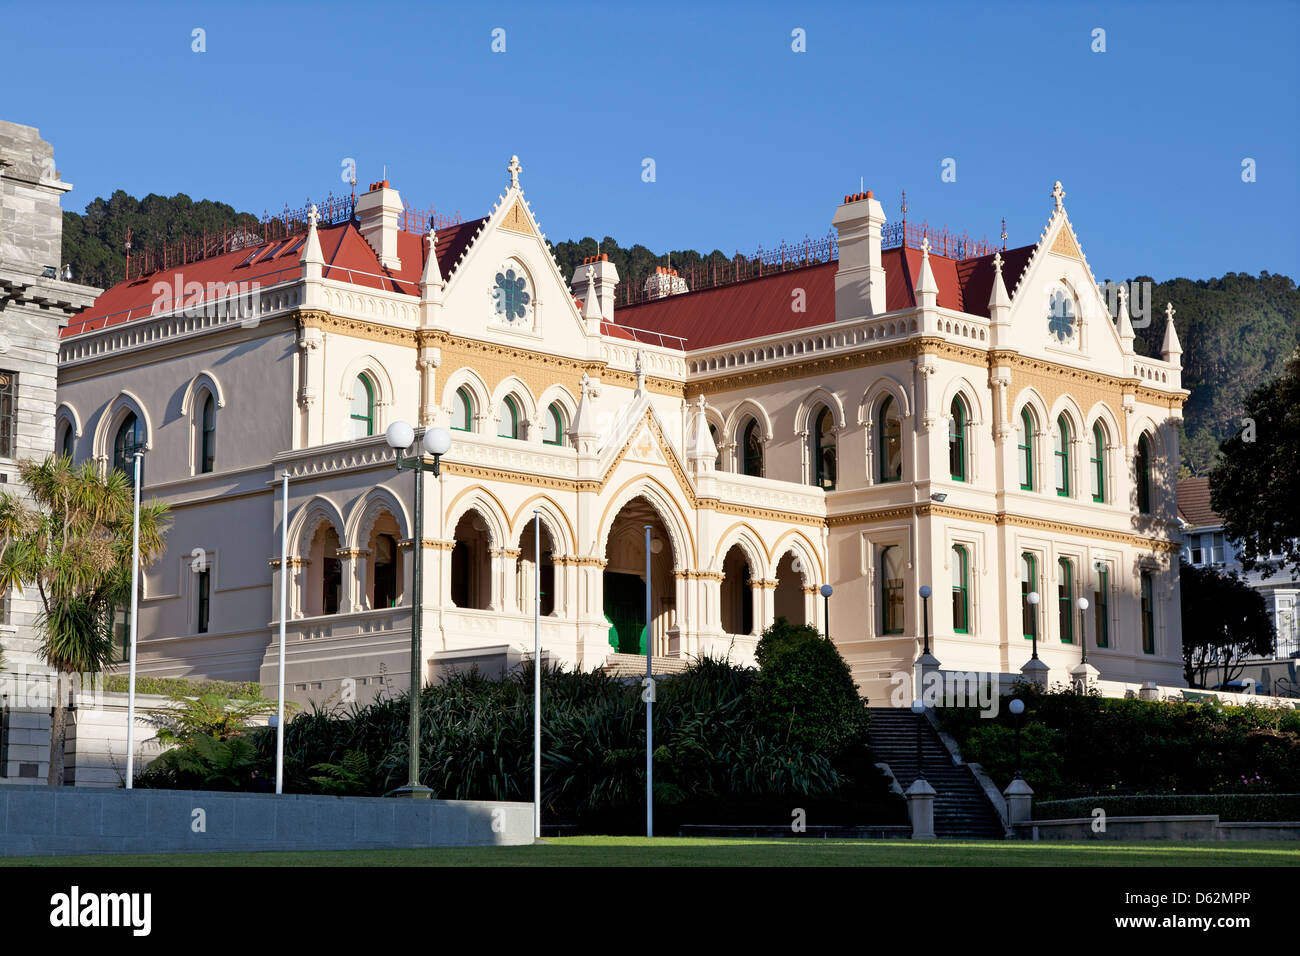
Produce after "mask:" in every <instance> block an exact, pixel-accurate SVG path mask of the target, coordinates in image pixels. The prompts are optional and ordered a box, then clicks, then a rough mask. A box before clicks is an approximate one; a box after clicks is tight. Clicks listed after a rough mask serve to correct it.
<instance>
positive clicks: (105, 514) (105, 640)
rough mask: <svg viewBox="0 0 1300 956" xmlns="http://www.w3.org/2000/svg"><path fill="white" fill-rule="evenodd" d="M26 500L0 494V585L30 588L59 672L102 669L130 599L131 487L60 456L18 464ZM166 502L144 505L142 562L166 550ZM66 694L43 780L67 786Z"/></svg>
mask: <svg viewBox="0 0 1300 956" xmlns="http://www.w3.org/2000/svg"><path fill="white" fill-rule="evenodd" d="M19 472H20V474H21V476H22V481H23V484H25V485H26V486H27V497H28V499H29V500H26V501H25V500H23V499H21V498H20V497H19V496H18V495H16V494H14V493H12V492H3V493H0V587H6V586H14V587H16V588H17V589H18V590H20V591H22V590H23V589H24V585H26V586H27V587H32V586H35V588H36V590H37V592H38V593H39V595H40V598H41V606H42V607H41V612H40V614H39V616H38V617H37V621H36V626H37V631H38V633H39V635H40V640H41V644H40V651H41V654H42V655H43V656H44V658H45V660H46V663H48V664H49V665H50V666H51V667H53V668H54V669H55V670H56V671H57V672H58V674H59V678H60V681H59V686H60V688H62V687H63V686H64V681H65V679H67V678H70V677H71V676H72V675H74V674H85V673H99V672H100V671H103V670H104V668H105V667H106V666H108V665H109V664H111V663H113V617H114V613H115V611H116V609H117V608H118V607H119V606H120V605H122V604H125V603H127V602H129V600H130V598H131V531H132V512H133V505H134V487H133V484H132V481H131V479H129V478H127V477H126V475H123V474H122V473H120V472H118V471H110V472H109V473H108V475H107V476H101V475H100V474H99V472H98V470H97V468H96V467H95V465H94V464H93V463H91V462H85V463H83V464H82V465H79V466H78V465H73V464H72V461H71V460H70V459H69V458H67V457H66V456H64V457H51V458H47V459H46V460H45V461H44V462H40V463H37V462H34V461H30V460H29V461H24V462H22V463H21V464H20V465H19ZM166 518H167V505H166V504H165V503H163V502H160V501H156V500H155V501H151V502H149V503H148V504H141V506H140V565H141V570H143V569H144V568H146V567H148V566H149V564H151V563H152V561H153V559H154V558H155V557H157V556H158V555H159V554H161V553H162V550H163V537H164V532H165V528H164V524H165V522H166ZM67 704H68V702H67V698H66V697H65V696H64V695H63V694H62V693H59V694H57V695H56V698H55V706H54V720H53V722H52V724H51V727H50V774H49V783H50V784H51V785H52V786H61V785H62V783H63V747H64V740H65V738H66V735H67Z"/></svg>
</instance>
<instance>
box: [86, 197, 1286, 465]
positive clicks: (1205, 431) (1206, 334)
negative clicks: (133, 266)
mask: <svg viewBox="0 0 1300 956" xmlns="http://www.w3.org/2000/svg"><path fill="white" fill-rule="evenodd" d="M258 219H260V217H256V216H253V215H251V214H249V213H239V212H236V210H235V209H234V207H232V206H228V205H226V204H225V203H218V202H211V201H210V200H201V201H199V202H195V201H193V200H192V199H190V197H189V196H186V195H185V194H184V193H178V194H177V195H175V196H170V197H168V196H157V195H154V194H150V195H148V196H146V197H145V198H144V199H136V198H135V197H133V196H130V195H128V194H127V193H125V192H123V191H122V190H118V191H117V192H115V193H113V195H112V196H111V197H110V198H109V199H96V200H95V201H94V202H92V203H91V204H90V205H89V206H87V207H86V212H85V214H84V215H83V214H79V213H75V212H65V213H64V214H63V261H64V262H65V263H67V264H70V265H71V266H72V269H73V277H74V278H75V280H76V281H78V282H84V283H86V284H87V285H94V286H99V287H101V288H107V287H108V286H110V285H113V284H114V283H117V282H120V281H121V280H122V278H123V276H124V275H125V248H124V242H125V237H126V231H127V229H128V228H130V230H131V244H132V250H133V252H139V251H141V250H144V249H157V248H160V247H161V246H162V244H163V243H164V242H168V243H172V242H175V241H177V240H179V239H180V238H181V237H182V236H187V235H188V236H193V235H194V234H196V233H201V232H204V231H207V232H219V231H221V230H222V229H226V228H230V227H232V226H234V225H235V224H236V223H247V222H249V221H250V220H253V221H256V220H258ZM751 251H752V250H746V252H751ZM554 252H555V258H556V261H558V262H559V264H560V269H561V271H562V272H563V273H564V275H565V277H566V278H569V277H572V276H573V274H574V272H575V271H576V270H577V268H578V266H579V265H581V263H582V260H583V259H584V258H585V257H587V256H594V255H596V254H597V253H605V254H607V255H608V256H609V258H610V260H611V261H612V262H613V263H614V265H615V266H616V267H617V268H618V272H619V275H620V276H621V277H622V280H623V282H624V283H631V284H632V285H633V286H635V287H637V288H639V287H640V286H641V284H642V283H644V282H645V280H646V277H647V276H649V275H650V274H651V273H652V272H653V271H654V267H655V266H657V265H667V264H668V263H669V261H671V263H672V265H673V266H674V268H678V269H680V270H682V271H685V270H686V269H688V268H689V267H690V266H692V265H696V264H698V263H700V262H702V261H712V260H716V261H718V262H726V261H730V260H731V259H732V256H730V255H727V254H725V253H723V252H722V251H721V250H716V249H715V250H714V251H713V252H711V253H708V254H706V255H701V254H700V253H699V252H696V251H695V250H693V249H684V250H676V251H672V252H670V253H667V254H659V255H656V254H655V253H654V252H652V251H651V250H649V249H647V248H646V247H645V246H643V245H640V244H635V245H632V246H629V247H627V248H624V247H622V246H620V245H619V244H618V243H617V242H616V241H615V240H614V239H612V238H611V237H609V236H606V237H605V238H604V239H603V240H601V241H600V242H599V243H597V241H596V240H595V239H593V238H591V237H586V238H583V239H581V240H577V241H566V242H560V243H556V244H555V246H554ZM1135 281H1138V282H1150V281H1152V280H1151V279H1150V278H1149V277H1146V276H1138V277H1137V279H1136V280H1135ZM1150 302H1151V303H1152V308H1151V313H1152V318H1151V322H1150V324H1149V325H1148V326H1147V327H1146V328H1140V329H1138V330H1137V336H1138V338H1137V348H1138V351H1139V352H1141V353H1142V354H1144V355H1151V356H1158V355H1159V353H1160V344H1161V342H1162V340H1163V337H1164V330H1165V320H1164V314H1163V308H1164V303H1165V302H1172V303H1173V304H1174V308H1175V309H1176V310H1177V314H1176V316H1175V321H1176V324H1177V326H1178V337H1179V339H1180V341H1181V342H1182V346H1183V386H1184V387H1185V388H1187V389H1189V390H1190V391H1191V397H1190V398H1189V399H1188V401H1187V405H1186V408H1185V409H1184V423H1183V437H1182V449H1181V450H1182V460H1183V466H1184V468H1185V469H1186V471H1187V472H1190V473H1191V474H1196V475H1204V474H1207V473H1208V472H1209V469H1210V467H1211V465H1212V464H1213V461H1214V455H1215V452H1216V451H1217V449H1218V445H1219V442H1220V441H1222V440H1223V439H1225V438H1227V437H1228V436H1229V435H1231V434H1232V433H1233V431H1234V430H1236V429H1237V428H1240V427H1241V414H1242V412H1241V409H1242V403H1243V400H1244V398H1245V396H1246V394H1247V393H1249V392H1250V391H1251V389H1253V388H1254V387H1255V386H1257V385H1259V384H1260V383H1261V382H1264V381H1266V380H1268V379H1270V378H1273V377H1275V376H1277V375H1279V374H1281V371H1282V366H1283V364H1284V362H1285V361H1286V358H1287V356H1289V355H1290V354H1291V353H1292V352H1293V351H1294V350H1295V349H1296V348H1297V347H1300V290H1297V288H1296V284H1295V282H1294V281H1293V280H1292V279H1290V278H1288V277H1286V276H1282V275H1271V274H1269V273H1267V272H1263V273H1260V275H1259V276H1251V275H1247V274H1245V273H1236V272H1231V273H1228V274H1227V275H1225V276H1224V277H1222V278H1220V279H1198V280H1192V279H1174V280H1172V281H1169V282H1153V284H1152V294H1151V298H1150Z"/></svg>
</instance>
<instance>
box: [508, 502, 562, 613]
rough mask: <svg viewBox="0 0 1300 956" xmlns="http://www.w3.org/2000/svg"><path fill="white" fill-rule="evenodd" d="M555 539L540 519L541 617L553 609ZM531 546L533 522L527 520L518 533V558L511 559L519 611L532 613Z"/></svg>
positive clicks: (532, 548) (533, 553) (533, 548)
mask: <svg viewBox="0 0 1300 956" xmlns="http://www.w3.org/2000/svg"><path fill="white" fill-rule="evenodd" d="M554 555H555V542H554V540H553V539H552V538H551V532H550V529H548V528H547V527H546V523H545V522H542V562H541V569H540V570H541V574H540V579H541V591H542V609H541V613H542V616H543V617H547V616H549V615H551V614H553V613H554V612H555V608H556V603H555V562H554V560H553V558H554ZM534 556H535V545H534V544H533V523H532V522H531V521H530V522H528V524H527V525H526V526H525V527H524V531H523V533H522V534H521V535H520V536H519V557H518V558H516V559H515V593H516V594H518V595H519V610H520V612H522V613H524V614H532V613H533V601H534V597H533V582H534V581H535V580H537V578H538V576H537V575H535V574H534V572H533V559H534Z"/></svg>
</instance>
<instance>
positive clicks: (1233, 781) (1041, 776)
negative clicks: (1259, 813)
mask: <svg viewBox="0 0 1300 956" xmlns="http://www.w3.org/2000/svg"><path fill="white" fill-rule="evenodd" d="M1017 696H1020V697H1021V698H1022V699H1023V700H1024V701H1025V714H1024V717H1023V718H1022V719H1023V721H1024V724H1023V736H1022V740H1021V744H1022V748H1023V751H1024V754H1023V760H1022V769H1023V773H1024V777H1025V779H1026V780H1027V781H1028V782H1029V785H1030V786H1032V787H1033V788H1034V791H1035V793H1036V794H1037V796H1038V798H1039V799H1040V800H1042V799H1049V800H1050V799H1068V798H1071V797H1084V796H1087V797H1091V796H1094V795H1123V794H1165V793H1175V792H1182V793H1206V794H1223V793H1250V792H1270V793H1296V792H1300V711H1296V710H1283V709H1276V708H1266V707H1261V706H1258V705H1246V706H1244V707H1232V706H1223V705H1221V704H1219V703H1218V702H1217V701H1213V700H1211V701H1203V702H1197V703H1182V702H1172V701H1145V700H1130V699H1117V698H1106V697H1099V696H1097V695H1095V694H1076V693H1074V692H1072V691H1069V690H1064V691H1054V692H1050V693H1043V692H1041V691H1038V690H1036V689H1034V688H1032V687H1028V686H1024V687H1022V688H1021V689H1020V691H1019V692H1018V694H1017ZM1006 704H1007V701H1006V700H1005V699H1004V700H1003V702H1002V707H1001V709H1000V711H999V714H998V716H997V717H996V718H993V719H985V718H981V717H980V716H979V712H978V711H976V710H975V709H973V708H943V709H941V710H940V711H939V719H940V721H941V724H942V726H943V728H944V729H945V730H946V731H948V732H949V733H951V734H952V735H953V736H954V737H955V738H956V740H957V743H958V745H959V746H960V747H961V751H962V756H963V757H964V758H965V759H966V760H968V761H972V762H977V763H980V764H983V766H984V769H985V771H986V772H987V773H988V774H989V775H990V776H991V777H992V778H993V779H994V781H995V782H996V783H997V784H998V786H999V787H1004V786H1006V784H1007V783H1008V782H1009V781H1010V779H1011V777H1012V776H1014V774H1015V769H1016V767H1015V754H1016V748H1015V733H1014V723H1013V720H1014V718H1013V717H1012V716H1011V714H1010V713H1009V712H1008V711H1007V707H1006Z"/></svg>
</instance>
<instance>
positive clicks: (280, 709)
mask: <svg viewBox="0 0 1300 956" xmlns="http://www.w3.org/2000/svg"><path fill="white" fill-rule="evenodd" d="M280 489H281V506H280V668H279V684H280V687H279V692H278V694H277V697H276V699H277V700H278V701H279V703H278V704H277V705H276V709H275V792H276V793H284V625H285V619H286V618H287V617H288V616H289V473H288V472H287V471H286V472H283V473H281V475H280Z"/></svg>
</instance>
